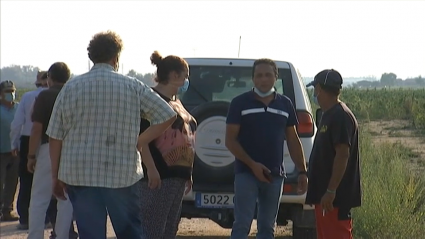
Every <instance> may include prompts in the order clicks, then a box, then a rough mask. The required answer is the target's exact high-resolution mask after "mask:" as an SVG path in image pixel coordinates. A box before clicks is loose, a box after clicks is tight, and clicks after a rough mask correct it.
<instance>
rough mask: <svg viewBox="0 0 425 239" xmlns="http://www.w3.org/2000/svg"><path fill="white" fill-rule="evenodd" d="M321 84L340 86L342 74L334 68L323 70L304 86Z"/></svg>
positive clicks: (333, 86)
mask: <svg viewBox="0 0 425 239" xmlns="http://www.w3.org/2000/svg"><path fill="white" fill-rule="evenodd" d="M317 84H321V85H324V86H327V87H332V88H337V89H341V88H342V76H341V74H339V72H338V71H336V70H334V69H326V70H323V71H321V72H319V73H317V75H316V76H315V77H314V80H313V81H312V82H310V83H308V84H307V85H306V87H310V86H316V85H317Z"/></svg>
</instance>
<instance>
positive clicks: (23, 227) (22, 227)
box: [16, 223, 29, 230]
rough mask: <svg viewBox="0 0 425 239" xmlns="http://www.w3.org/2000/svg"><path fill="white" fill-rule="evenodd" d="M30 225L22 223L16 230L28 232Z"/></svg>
mask: <svg viewBox="0 0 425 239" xmlns="http://www.w3.org/2000/svg"><path fill="white" fill-rule="evenodd" d="M28 228H29V227H28V224H21V223H19V224H18V225H17V226H16V229H18V230H28Z"/></svg>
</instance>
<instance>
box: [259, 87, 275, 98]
mask: <svg viewBox="0 0 425 239" xmlns="http://www.w3.org/2000/svg"><path fill="white" fill-rule="evenodd" d="M275 91H276V90H275V89H274V87H272V88H271V89H270V90H269V91H268V92H261V91H260V90H259V89H257V87H254V92H255V93H256V94H257V95H258V96H260V97H261V98H264V97H267V96H269V95H271V94H273V93H274V92H275Z"/></svg>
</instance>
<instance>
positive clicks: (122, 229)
mask: <svg viewBox="0 0 425 239" xmlns="http://www.w3.org/2000/svg"><path fill="white" fill-rule="evenodd" d="M139 183H140V182H137V183H135V184H133V185H132V186H130V187H125V188H99V187H82V186H71V185H68V186H67V189H68V196H69V199H70V200H71V203H72V206H73V208H74V214H75V219H76V222H77V228H78V234H79V238H80V239H106V220H107V215H108V214H109V217H110V219H111V223H112V227H113V228H114V231H115V235H116V237H117V239H142V231H141V226H140V225H141V220H140V192H139V191H140V186H139Z"/></svg>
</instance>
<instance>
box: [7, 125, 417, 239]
mask: <svg viewBox="0 0 425 239" xmlns="http://www.w3.org/2000/svg"><path fill="white" fill-rule="evenodd" d="M408 125H409V122H407V121H400V120H393V121H376V122H369V123H364V124H362V125H361V127H367V128H368V130H369V131H370V132H371V134H372V136H373V141H374V142H375V143H382V142H385V141H387V142H392V143H397V142H399V143H403V144H404V145H406V146H407V147H409V148H412V149H413V152H414V153H415V154H416V155H415V157H413V158H412V161H413V160H414V161H416V162H425V161H421V160H425V147H422V145H423V143H424V138H423V136H422V137H421V136H418V135H417V134H415V132H414V131H413V130H412V129H410V128H409V127H408ZM420 165H425V164H420ZM17 224H18V223H17V222H1V223H0V238H1V239H24V238H26V237H27V231H18V230H16V225H17ZM107 230H108V239H112V238H116V237H115V234H114V231H113V229H112V225H111V223H110V221H109V220H108V229H107ZM276 232H277V233H276V238H280V239H282V238H285V239H289V238H292V236H291V235H292V231H291V224H289V225H288V226H285V227H280V226H279V227H277V229H276ZM255 233H256V222H255V221H254V222H253V224H252V227H251V234H250V235H251V236H252V237H251V238H254V236H255ZM44 235H45V238H48V236H49V235H50V229H48V230H45V233H44ZM229 235H230V230H229V229H223V228H221V227H220V226H218V225H217V224H216V223H214V222H212V221H210V220H208V219H190V220H189V219H182V221H181V223H180V225H179V232H178V237H177V238H178V239H195V238H196V239H225V238H229Z"/></svg>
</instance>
